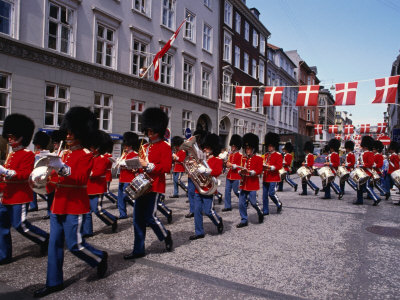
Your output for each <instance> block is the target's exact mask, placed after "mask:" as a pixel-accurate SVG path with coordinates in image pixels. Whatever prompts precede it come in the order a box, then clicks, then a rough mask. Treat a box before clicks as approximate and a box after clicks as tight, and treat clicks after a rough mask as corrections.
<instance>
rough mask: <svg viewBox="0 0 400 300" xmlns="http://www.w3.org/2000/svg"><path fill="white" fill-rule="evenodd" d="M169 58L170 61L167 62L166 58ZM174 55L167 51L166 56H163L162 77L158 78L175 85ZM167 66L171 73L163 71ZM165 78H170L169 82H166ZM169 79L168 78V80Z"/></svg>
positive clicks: (161, 64) (160, 80)
mask: <svg viewBox="0 0 400 300" xmlns="http://www.w3.org/2000/svg"><path fill="white" fill-rule="evenodd" d="M168 58H170V60H171V61H170V62H166V61H165V60H167V59H168ZM173 60H174V55H173V54H171V53H170V52H167V53H165V54H164V56H163V57H162V58H161V62H160V78H159V79H158V80H159V82H161V83H163V84H167V85H169V86H174V79H175V77H174V71H175V68H174V62H173ZM165 68H167V69H168V70H169V71H170V74H167V75H166V74H165V72H163V70H165ZM163 78H166V79H168V78H169V81H170V82H169V83H168V82H165V79H164V81H163ZM166 81H168V80H166Z"/></svg>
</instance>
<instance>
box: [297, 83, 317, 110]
mask: <svg viewBox="0 0 400 300" xmlns="http://www.w3.org/2000/svg"><path fill="white" fill-rule="evenodd" d="M318 93H319V85H303V86H300V87H299V93H298V95H297V101H296V106H317V105H318Z"/></svg>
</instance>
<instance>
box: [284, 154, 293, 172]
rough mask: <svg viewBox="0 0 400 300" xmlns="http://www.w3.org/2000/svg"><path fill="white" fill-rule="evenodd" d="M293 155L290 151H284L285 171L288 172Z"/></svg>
mask: <svg viewBox="0 0 400 300" xmlns="http://www.w3.org/2000/svg"><path fill="white" fill-rule="evenodd" d="M292 160H293V156H292V154H290V153H286V154H285V155H284V157H283V167H284V168H285V170H286V172H290V170H291V169H290V166H291V165H292Z"/></svg>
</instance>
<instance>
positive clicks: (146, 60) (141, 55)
mask: <svg viewBox="0 0 400 300" xmlns="http://www.w3.org/2000/svg"><path fill="white" fill-rule="evenodd" d="M135 43H138V44H139V48H138V49H141V48H142V47H143V46H144V51H141V50H135ZM148 49H149V44H148V43H146V42H143V41H142V40H140V39H137V38H133V39H132V50H131V59H132V61H131V74H132V75H134V76H139V75H140V70H141V69H142V68H146V67H147V66H148V65H149V62H150V61H151V57H150V54H149V53H148V51H149V50H148ZM135 56H136V59H135ZM141 59H144V61H143V66H140V61H141ZM134 65H137V67H136V69H137V70H136V71H137V72H135V71H134V69H135V67H134Z"/></svg>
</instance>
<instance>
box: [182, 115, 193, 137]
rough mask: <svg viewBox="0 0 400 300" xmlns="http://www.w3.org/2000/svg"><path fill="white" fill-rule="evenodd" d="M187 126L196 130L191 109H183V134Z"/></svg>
mask: <svg viewBox="0 0 400 300" xmlns="http://www.w3.org/2000/svg"><path fill="white" fill-rule="evenodd" d="M186 128H190V130H191V131H192V132H193V131H194V121H193V112H192V111H190V110H186V109H183V110H182V134H185V131H186Z"/></svg>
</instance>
